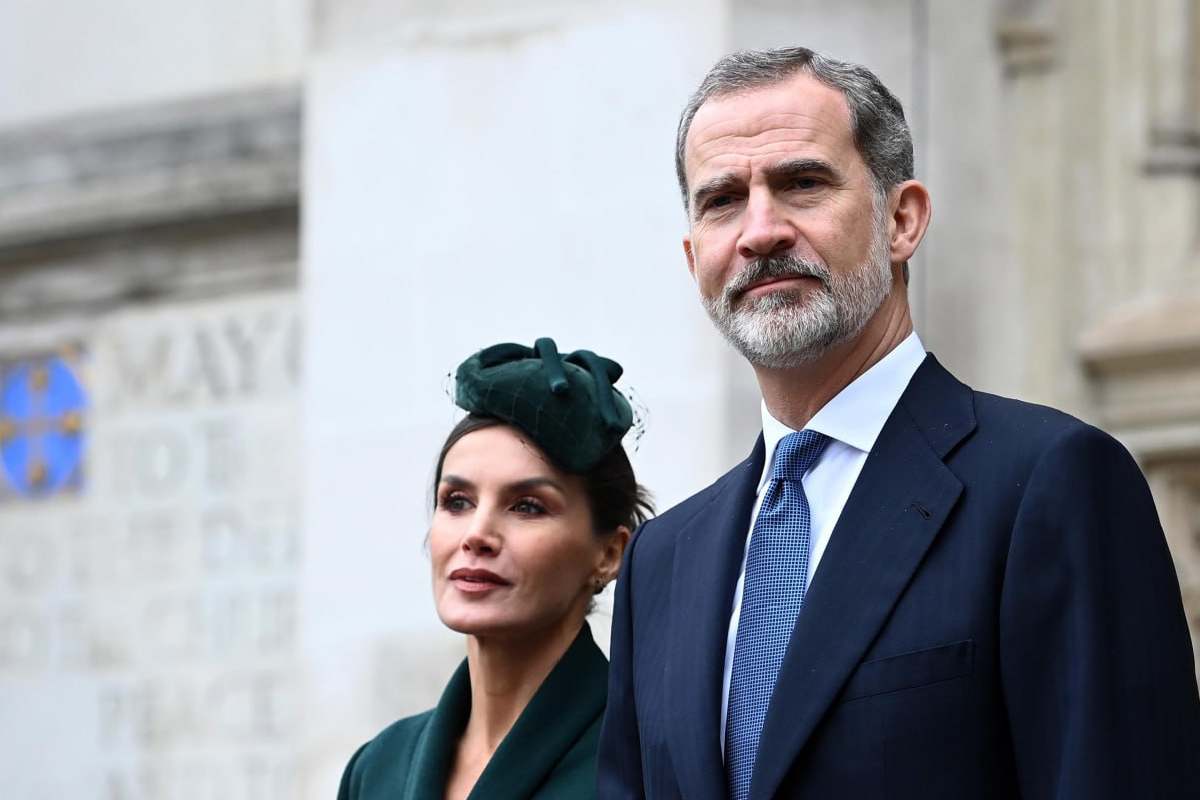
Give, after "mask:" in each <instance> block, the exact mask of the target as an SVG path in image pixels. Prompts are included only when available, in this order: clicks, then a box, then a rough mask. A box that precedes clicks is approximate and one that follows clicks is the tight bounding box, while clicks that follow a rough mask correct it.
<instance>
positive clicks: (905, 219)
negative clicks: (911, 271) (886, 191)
mask: <svg viewBox="0 0 1200 800" xmlns="http://www.w3.org/2000/svg"><path fill="white" fill-rule="evenodd" d="M890 194H891V196H892V197H893V198H894V199H893V200H892V202H891V205H892V215H891V220H890V225H889V227H890V228H891V236H890V238H889V244H890V246H891V254H892V263H893V264H903V263H905V262H907V261H908V260H909V259H910V258H912V255H913V253H915V252H916V251H917V246H918V245H920V244H921V240H922V239H924V238H925V231H926V229H927V228H928V227H929V219H930V217H931V216H932V214H933V206H932V204H931V203H930V200H929V190H928V189H926V188H925V185H924V184H922V183H921V182H920V181H905V182H904V183H901V184H899V185H898V186H895V187H894V188H893V189H892V191H891V192H890Z"/></svg>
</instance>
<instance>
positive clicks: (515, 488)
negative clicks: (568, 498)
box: [505, 477, 565, 494]
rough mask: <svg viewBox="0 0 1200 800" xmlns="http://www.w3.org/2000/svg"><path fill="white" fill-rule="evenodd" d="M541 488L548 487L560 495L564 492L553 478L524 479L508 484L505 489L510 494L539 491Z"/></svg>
mask: <svg viewBox="0 0 1200 800" xmlns="http://www.w3.org/2000/svg"><path fill="white" fill-rule="evenodd" d="M543 486H549V487H550V488H551V489H555V490H557V491H558V492H559V493H560V494H565V491H564V489H563V487H562V484H560V483H559V482H558V481H556V480H554V479H553V478H546V477H537V478H526V479H524V480H520V481H514V482H513V483H510V484H508V485H507V486H506V487H505V488H506V489H508V490H509V491H510V492H528V491H529V490H531V489H539V488H541V487H543Z"/></svg>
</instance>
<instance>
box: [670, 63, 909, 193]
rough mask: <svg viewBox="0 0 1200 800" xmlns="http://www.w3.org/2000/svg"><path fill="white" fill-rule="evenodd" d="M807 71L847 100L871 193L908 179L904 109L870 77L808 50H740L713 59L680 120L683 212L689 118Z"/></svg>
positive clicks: (678, 139) (678, 168)
mask: <svg viewBox="0 0 1200 800" xmlns="http://www.w3.org/2000/svg"><path fill="white" fill-rule="evenodd" d="M798 72H806V73H808V74H809V75H812V76H813V77H814V78H816V79H817V80H819V81H820V82H821V83H823V84H825V85H826V86H829V87H830V88H832V89H837V90H838V91H840V92H841V93H842V94H843V95H844V96H845V98H846V105H847V106H849V108H850V129H851V131H852V132H853V133H854V144H855V146H856V147H857V148H858V152H859V155H861V156H862V158H863V161H865V162H866V164H867V168H868V169H870V170H871V176H872V177H873V178H874V181H875V191H876V193H877V194H880V195H883V194H885V193H886V192H887V190H888V189H890V188H892V187H893V186H895V185H896V184H898V183H903V182H904V181H906V180H909V179H910V178H912V177H913V146H912V134H911V133H910V132H909V130H908V123H907V122H905V120H904V107H903V106H901V105H900V101H899V100H897V99H896V96H895V95H894V94H892V93H891V92H890V91H889V90H888V88H887V87H886V86H884V85H883V84H882V83H881V82H880V80H879V78H877V77H875V73H873V72H871V70H869V69H867V68H866V67H864V66H861V65H859V64H850V63H848V62H845V61H837V60H835V59H832V58H827V57H825V56H823V55H821V54H820V53H815V52H813V51H812V50H809V49H808V48H807V47H784V48H779V49H776V50H743V51H741V52H737V53H731V54H730V55H727V56H725V57H724V58H722V59H721V60H720V61H718V62H717V63H716V64H715V65H714V66H713V68H712V69H711V70H709V72H708V74H707V75H705V76H704V80H703V81H702V82H701V83H700V87H699V88H698V89H696V92H695V93H694V94H693V95H692V97H691V99H690V100H688V103H687V105H686V106H685V107H684V109H683V114H682V115H681V116H680V117H679V131H678V133H677V134H676V137H675V173H676V175H677V176H678V177H679V190H680V191H681V192H682V193H683V207H684V209H685V210H687V209H688V183H687V174H686V172H685V171H684V163H683V161H684V145H685V144H686V143H687V136H688V131H689V130H691V127H692V119H694V118H695V116H696V112H697V111H698V110H699V109H700V106H702V105H704V104H705V103H706V102H708V101H709V100H711V99H713V98H715V97H726V96H728V95H733V94H739V93H741V92H745V91H748V90H751V89H758V88H761V87H764V86H769V85H771V84H774V83H779V82H780V81H782V80H785V79H786V78H790V77H791V76H792V75H794V74H796V73H798Z"/></svg>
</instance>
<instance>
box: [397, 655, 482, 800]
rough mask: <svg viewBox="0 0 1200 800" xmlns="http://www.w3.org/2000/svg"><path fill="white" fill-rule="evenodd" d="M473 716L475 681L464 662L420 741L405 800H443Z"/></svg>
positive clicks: (414, 756) (414, 753)
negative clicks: (451, 769)
mask: <svg viewBox="0 0 1200 800" xmlns="http://www.w3.org/2000/svg"><path fill="white" fill-rule="evenodd" d="M470 713H471V677H470V674H469V672H468V670H467V662H466V661H463V662H462V663H461V664H459V666H458V669H457V670H455V672H454V675H453V676H451V678H450V683H448V684H447V685H446V689H445V690H444V691H443V692H442V697H441V699H440V700H438V704H437V707H436V708H435V709H434V710H433V714H431V715H430V717H429V722H428V723H427V724H426V725H425V729H424V730H423V731H421V735H420V737H419V738H418V739H417V746H416V749H415V750H414V751H413V756H412V768H411V769H410V770H409V772H408V780H407V781H406V782H405V785H404V793H403V795H402V797H403V798H404V800H442V798H443V797H445V795H446V779H447V778H448V777H449V775H450V767H451V766H452V765H453V763H454V755H455V750H456V749H457V747H458V740H459V738H460V737H461V736H462V732H463V729H464V728H465V727H466V725H467V717H468V716H469V715H470Z"/></svg>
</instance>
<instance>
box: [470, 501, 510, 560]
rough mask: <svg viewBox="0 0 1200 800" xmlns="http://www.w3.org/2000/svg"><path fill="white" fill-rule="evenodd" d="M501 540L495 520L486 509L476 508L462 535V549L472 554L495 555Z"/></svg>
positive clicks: (498, 550)
mask: <svg viewBox="0 0 1200 800" xmlns="http://www.w3.org/2000/svg"><path fill="white" fill-rule="evenodd" d="M502 542H503V539H502V537H501V536H500V532H499V529H498V527H497V525H496V520H495V519H494V517H493V515H492V514H491V513H490V512H489V511H487V510H486V509H478V510H476V512H475V513H474V514H473V515H472V516H471V522H470V524H469V525H468V527H467V531H466V534H465V535H464V536H463V541H462V549H463V550H465V551H467V552H469V553H472V554H474V555H495V554H496V553H499V552H500V547H501V544H502Z"/></svg>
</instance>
